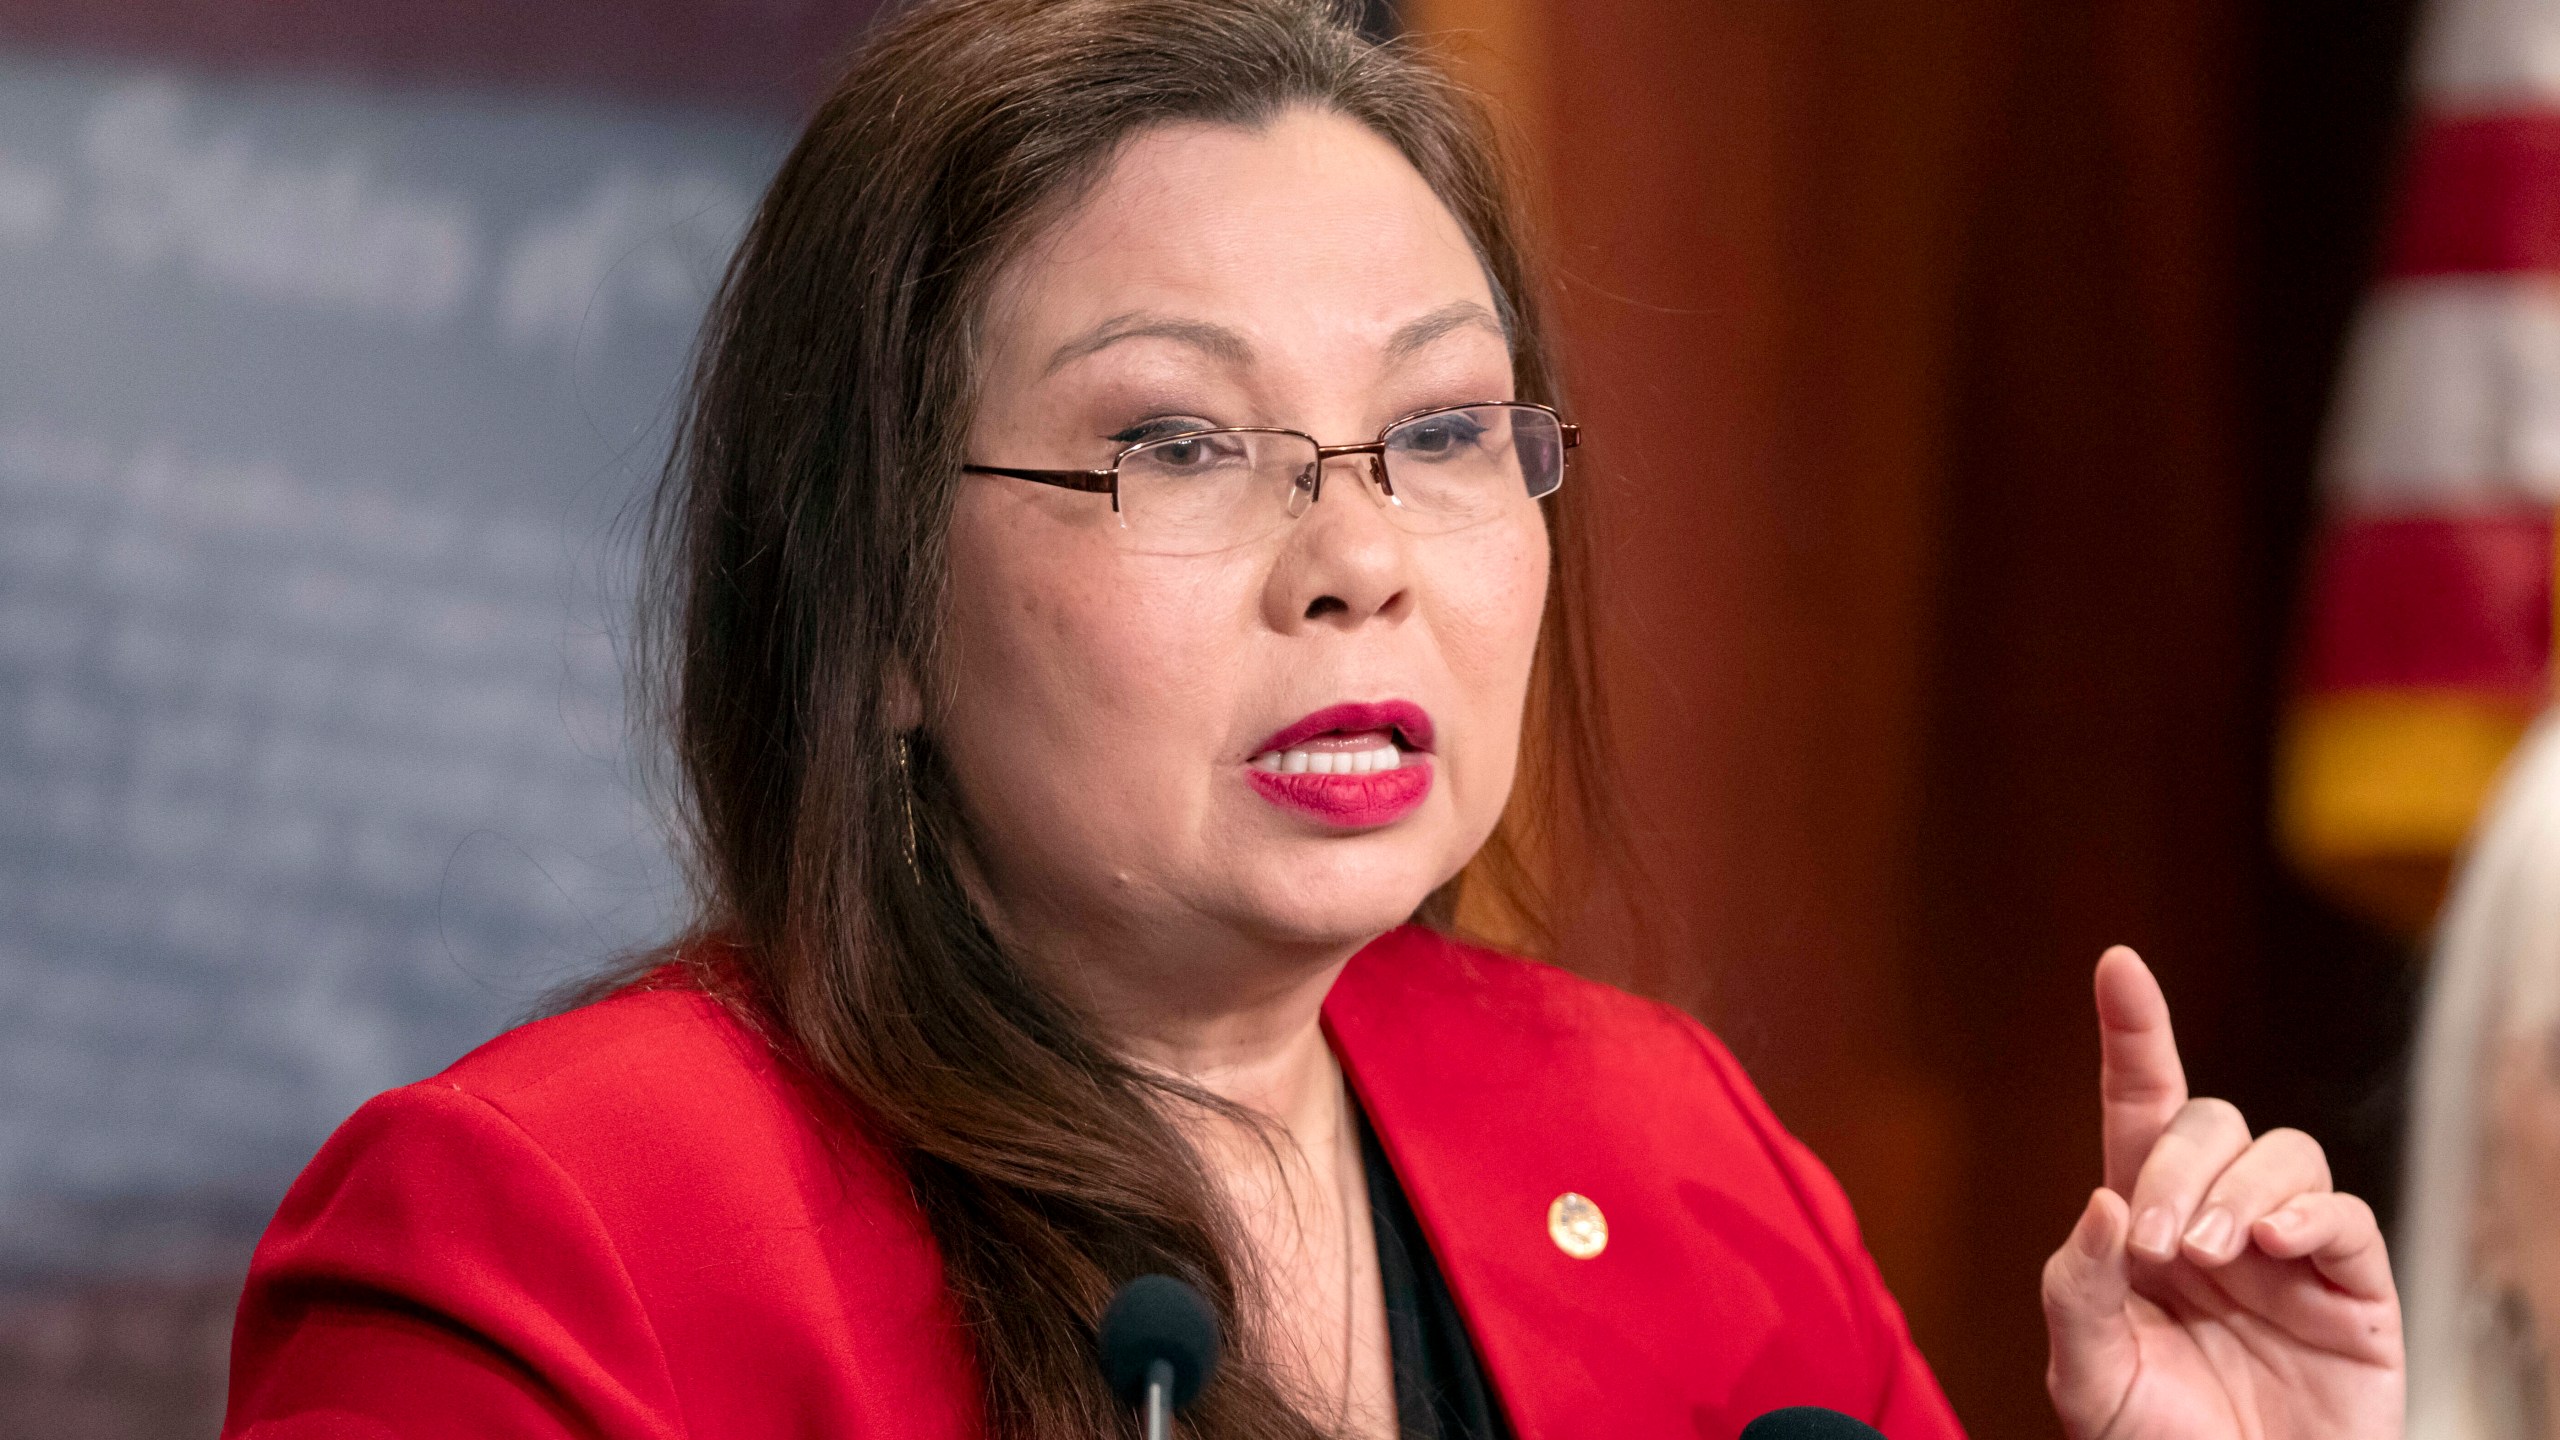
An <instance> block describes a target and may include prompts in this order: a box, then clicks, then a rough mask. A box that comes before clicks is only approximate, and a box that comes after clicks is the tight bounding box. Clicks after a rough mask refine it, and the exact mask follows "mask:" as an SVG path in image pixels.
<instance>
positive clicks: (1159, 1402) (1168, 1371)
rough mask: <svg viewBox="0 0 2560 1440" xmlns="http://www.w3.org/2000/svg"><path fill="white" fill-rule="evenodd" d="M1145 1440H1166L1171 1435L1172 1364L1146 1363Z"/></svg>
mask: <svg viewBox="0 0 2560 1440" xmlns="http://www.w3.org/2000/svg"><path fill="white" fill-rule="evenodd" d="M1145 1414H1146V1419H1145V1422H1144V1423H1145V1426H1146V1440H1168V1437H1170V1436H1171V1435H1172V1434H1173V1362H1172V1361H1170V1360H1150V1361H1148V1362H1147V1399H1146V1406H1145Z"/></svg>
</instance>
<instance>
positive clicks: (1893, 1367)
mask: <svg viewBox="0 0 2560 1440" xmlns="http://www.w3.org/2000/svg"><path fill="white" fill-rule="evenodd" d="M1675 1013H1677V1012H1675ZM1680 1019H1681V1020H1682V1022H1683V1023H1684V1028H1686V1029H1687V1030H1688V1031H1689V1032H1690V1033H1691V1035H1693V1036H1694V1037H1695V1038H1696V1039H1697V1041H1698V1043H1699V1045H1700V1047H1701V1048H1703V1049H1704V1050H1705V1051H1706V1054H1707V1063H1708V1065H1709V1066H1711V1067H1712V1068H1713V1069H1714V1070H1715V1072H1716V1075H1717V1077H1718V1078H1719V1079H1721V1080H1722V1081H1723V1082H1724V1086H1725V1089H1726V1091H1727V1093H1729V1094H1730V1095H1732V1097H1733V1103H1734V1105H1735V1107H1736V1108H1738V1109H1739V1110H1740V1111H1741V1112H1742V1114H1743V1115H1744V1117H1745V1118H1747V1119H1748V1120H1749V1121H1750V1123H1751V1126H1752V1128H1753V1129H1755V1130H1757V1131H1758V1132H1759V1134H1760V1139H1761V1142H1762V1143H1763V1144H1765V1145H1767V1146H1768V1147H1769V1154H1770V1156H1771V1158H1773V1159H1774V1160H1776V1161H1777V1163H1778V1167H1779V1168H1780V1169H1781V1170H1783V1171H1784V1172H1786V1175H1787V1179H1788V1181H1789V1183H1791V1184H1792V1185H1793V1186H1794V1187H1795V1192H1796V1196H1797V1199H1798V1200H1799V1201H1800V1202H1802V1204H1803V1205H1804V1208H1805V1213H1806V1214H1807V1215H1808V1216H1810V1217H1811V1218H1812V1220H1813V1223H1814V1226H1815V1228H1816V1229H1818V1230H1819V1231H1820V1232H1821V1233H1822V1237H1823V1239H1824V1241H1825V1242H1826V1243H1827V1244H1828V1245H1829V1247H1830V1249H1831V1255H1832V1259H1833V1261H1834V1263H1836V1264H1837V1265H1838V1266H1839V1268H1840V1273H1841V1275H1842V1276H1843V1278H1844V1279H1845V1280H1846V1281H1847V1282H1848V1285H1849V1288H1850V1291H1851V1293H1852V1295H1853V1296H1854V1297H1855V1299H1856V1302H1857V1305H1858V1312H1859V1321H1860V1324H1861V1327H1862V1328H1863V1329H1864V1331H1865V1333H1866V1335H1867V1337H1868V1355H1869V1363H1870V1366H1871V1368H1872V1370H1873V1373H1874V1377H1875V1385H1876V1398H1875V1404H1874V1408H1873V1409H1872V1410H1871V1411H1870V1412H1869V1413H1868V1414H1865V1415H1861V1416H1859V1417H1858V1418H1859V1419H1862V1420H1864V1421H1866V1422H1867V1423H1868V1424H1870V1425H1873V1426H1874V1427H1876V1428H1877V1429H1879V1430H1881V1431H1883V1432H1884V1433H1885V1434H1886V1435H1888V1436H1890V1437H1892V1440H1964V1426H1963V1425H1962V1424H1960V1423H1959V1422H1958V1421H1957V1419H1956V1412H1955V1407H1953V1406H1952V1405H1949V1404H1948V1403H1947V1396H1946V1392H1945V1391H1943V1390H1940V1389H1939V1388H1938V1377H1937V1376H1936V1375H1934V1374H1932V1373H1931V1372H1930V1370H1929V1362H1928V1361H1927V1360H1926V1359H1924V1358H1922V1356H1921V1354H1920V1347H1919V1346H1917V1345H1915V1344H1913V1343H1912V1340H1911V1328H1910V1326H1909V1325H1908V1324H1906V1323H1905V1322H1904V1320H1903V1318H1902V1307H1901V1306H1900V1305H1899V1304H1896V1303H1895V1301H1894V1298H1893V1292H1892V1291H1890V1290H1888V1289H1886V1288H1885V1283H1884V1273H1883V1272H1882V1271H1880V1270H1878V1269H1877V1268H1876V1262H1875V1257H1874V1256H1872V1255H1870V1254H1868V1253H1867V1246H1866V1242H1865V1241H1864V1240H1863V1239H1861V1238H1860V1237H1859V1234H1858V1217H1857V1214H1856V1212H1855V1211H1854V1210H1852V1209H1851V1208H1850V1205H1849V1196H1848V1193H1847V1192H1846V1191H1844V1190H1842V1189H1841V1188H1840V1182H1839V1181H1838V1180H1836V1179H1834V1178H1833V1177H1832V1174H1831V1170H1830V1167H1828V1166H1826V1165H1824V1164H1823V1163H1822V1162H1821V1160H1819V1159H1817V1158H1815V1156H1814V1153H1813V1151H1812V1150H1811V1149H1810V1148H1808V1147H1807V1146H1806V1145H1805V1143H1804V1142H1803V1141H1801V1140H1798V1139H1797V1138H1796V1137H1795V1136H1793V1135H1791V1134H1789V1133H1788V1132H1787V1128H1786V1127H1785V1126H1784V1125H1781V1124H1780V1123H1778V1117H1777V1115H1776V1114H1775V1113H1774V1112H1773V1111H1771V1110H1770V1109H1769V1102H1767V1101H1766V1100H1763V1099H1762V1098H1760V1091H1759V1088H1758V1087H1757V1086H1755V1085H1753V1084H1752V1083H1751V1077H1750V1076H1749V1075H1747V1074H1745V1073H1744V1071H1743V1069H1742V1062H1740V1061H1738V1060H1736V1059H1734V1058H1733V1052H1732V1051H1730V1050H1727V1049H1726V1048H1725V1047H1724V1043H1723V1042H1722V1041H1720V1040H1718V1039H1716V1037H1715V1036H1714V1034H1713V1033H1712V1032H1710V1031H1709V1030H1708V1029H1707V1028H1706V1027H1705V1026H1703V1025H1700V1024H1699V1023H1698V1022H1697V1021H1695V1020H1694V1019H1691V1018H1690V1017H1689V1016H1687V1015H1686V1014H1681V1015H1680Z"/></svg>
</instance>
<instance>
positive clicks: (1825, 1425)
mask: <svg viewBox="0 0 2560 1440" xmlns="http://www.w3.org/2000/svg"><path fill="white" fill-rule="evenodd" d="M1740 1440H1884V1433H1883V1432H1882V1431H1880V1430H1878V1429H1876V1428H1875V1427H1874V1426H1872V1425H1869V1424H1867V1423H1866V1422H1865V1421H1863V1420H1856V1419H1852V1418H1851V1417H1849V1416H1847V1415H1843V1414H1841V1413H1840V1412H1839V1411H1837V1410H1825V1409H1823V1408H1822V1407H1821V1406H1819V1405H1790V1406H1788V1407H1787V1408H1785V1409H1784V1410H1772V1411H1770V1412H1769V1413H1768V1414H1766V1415H1763V1416H1761V1417H1760V1418H1759V1419H1757V1420H1754V1421H1752V1422H1751V1423H1750V1424H1748V1425H1745V1426H1743V1427H1742V1435H1741V1437H1740Z"/></svg>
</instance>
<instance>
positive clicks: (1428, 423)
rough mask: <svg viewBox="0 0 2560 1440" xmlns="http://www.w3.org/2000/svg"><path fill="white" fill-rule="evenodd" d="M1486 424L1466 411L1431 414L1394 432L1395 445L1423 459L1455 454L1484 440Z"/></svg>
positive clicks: (1400, 449) (1469, 448)
mask: <svg viewBox="0 0 2560 1440" xmlns="http://www.w3.org/2000/svg"><path fill="white" fill-rule="evenodd" d="M1484 435H1485V427H1484V425H1483V423H1482V422H1481V421H1478V420H1477V419H1475V418H1474V417H1473V416H1471V415H1469V414H1467V413H1466V412H1465V411H1453V412H1451V413H1449V414H1446V415H1428V416H1425V417H1423V418H1422V419H1420V420H1416V421H1413V422H1412V423H1411V424H1408V425H1406V426H1404V427H1402V428H1401V429H1399V430H1397V431H1396V434H1395V448H1396V449H1397V450H1399V451H1402V452H1404V453H1405V454H1408V455H1415V456H1419V457H1422V458H1424V459H1431V458H1436V457H1439V456H1444V455H1456V454H1459V453H1462V452H1464V451H1467V450H1472V449H1474V448H1475V447H1476V446H1477V445H1478V444H1480V443H1482V441H1483V440H1484Z"/></svg>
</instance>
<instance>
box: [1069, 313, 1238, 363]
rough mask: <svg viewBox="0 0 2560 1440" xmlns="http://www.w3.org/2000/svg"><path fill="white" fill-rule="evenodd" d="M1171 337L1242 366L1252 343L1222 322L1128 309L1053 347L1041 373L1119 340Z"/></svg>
mask: <svg viewBox="0 0 2560 1440" xmlns="http://www.w3.org/2000/svg"><path fill="white" fill-rule="evenodd" d="M1141 339H1154V340H1172V341H1175V342H1177V343H1179V344H1184V345H1188V346H1190V347H1192V348H1193V349H1195V350H1199V351H1202V352H1204V353H1206V354H1207V355H1208V356H1209V357H1210V358H1211V359H1213V360H1223V361H1225V362H1226V363H1228V364H1230V365H1242V364H1244V363H1245V362H1246V361H1248V360H1250V359H1252V358H1253V345H1252V343H1251V342H1250V341H1248V340H1246V339H1245V338H1244V336H1243V335H1241V334H1239V333H1237V332H1236V331H1233V330H1230V329H1228V328H1227V327H1226V326H1224V325H1212V324H1210V323H1209V322H1207V321H1205V320H1176V319H1174V318H1173V317H1171V316H1168V315H1149V314H1146V313H1144V312H1142V311H1131V312H1130V313H1128V314H1126V315H1114V316H1112V317H1111V318H1110V319H1108V320H1105V321H1103V322H1102V323H1101V324H1099V325H1096V326H1094V327H1093V328H1092V329H1090V330H1088V331H1086V332H1085V333H1083V334H1082V335H1079V336H1077V337H1076V338H1075V339H1073V340H1070V341H1068V342H1067V343H1066V344H1064V345H1061V346H1059V347H1058V348H1057V350H1056V352H1055V353H1053V354H1052V355H1050V357H1049V363H1048V365H1047V366H1046V367H1044V368H1043V369H1042V370H1041V372H1040V373H1041V374H1043V375H1054V374H1056V373H1057V372H1058V371H1059V370H1060V369H1062V368H1064V367H1065V366H1067V365H1070V364H1072V363H1074V362H1075V361H1078V360H1081V359H1083V358H1084V357H1086V356H1087V355H1090V354H1092V353H1094V352H1095V351H1097V350H1107V349H1109V348H1110V347H1112V346H1114V345H1117V344H1119V343H1120V342H1121V341H1123V340H1141Z"/></svg>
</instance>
